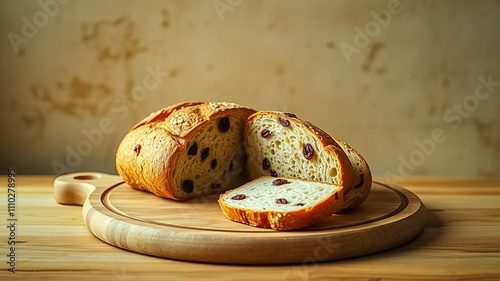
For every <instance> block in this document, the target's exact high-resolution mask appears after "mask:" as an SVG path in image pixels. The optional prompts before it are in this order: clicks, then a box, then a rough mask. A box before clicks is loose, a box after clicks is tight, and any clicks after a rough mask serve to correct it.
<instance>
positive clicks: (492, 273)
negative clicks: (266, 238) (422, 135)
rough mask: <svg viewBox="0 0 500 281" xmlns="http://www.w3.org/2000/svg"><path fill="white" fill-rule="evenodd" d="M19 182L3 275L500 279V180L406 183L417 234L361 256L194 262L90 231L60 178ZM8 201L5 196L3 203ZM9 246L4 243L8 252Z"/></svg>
mask: <svg viewBox="0 0 500 281" xmlns="http://www.w3.org/2000/svg"><path fill="white" fill-rule="evenodd" d="M16 180H17V183H18V199H19V201H18V205H17V216H18V226H19V228H18V232H17V236H18V237H17V238H18V243H17V244H16V248H17V254H18V264H17V270H16V273H15V275H14V274H12V273H9V272H7V271H6V268H7V265H6V264H5V263H4V262H2V265H1V266H0V269H1V270H0V280H105V281H108V280H109V281H112V280H114V281H116V280H222V281H224V280H500V267H499V266H498V265H499V264H500V238H499V235H498V233H500V216H498V214H499V213H500V206H499V204H498V202H500V179H498V180H491V179H490V180H477V179H466V180H450V179H446V178H445V179H426V178H418V179H414V178H410V179H407V180H405V181H404V182H400V183H398V184H400V185H402V186H404V187H405V188H407V189H409V190H411V191H412V192H414V193H416V194H417V195H418V197H419V198H420V199H421V200H422V201H423V202H424V204H425V206H426V208H427V219H426V225H425V228H424V230H423V232H422V233H421V234H420V235H419V236H418V237H417V238H416V239H414V240H412V241H411V242H409V243H407V244H405V245H403V246H400V247H397V248H394V249H392V250H389V251H384V252H381V253H377V254H373V255H368V256H363V257H358V258H351V259H345V260H339V261H333V262H322V263H314V262H309V263H301V264H293V265H274V266H267V265H260V266H243V265H222V264H205V263H193V262H184V261H179V260H171V259H163V258H156V257H152V256H147V255H140V254H137V253H133V252H129V251H124V250H122V249H119V248H116V247H113V246H111V245H108V244H106V243H102V241H100V240H99V239H97V238H95V237H94V236H93V235H92V234H91V233H90V232H89V231H88V229H87V228H86V227H85V225H84V222H83V218H82V214H81V212H82V207H80V206H65V205H60V204H58V203H57V202H56V201H55V200H54V194H53V183H54V177H53V176H22V175H18V176H17V178H16ZM0 182H1V183H2V185H3V186H5V183H6V182H7V178H6V177H5V176H0ZM6 199H7V196H6V192H2V193H0V202H6ZM5 213H6V204H0V214H2V216H0V217H1V218H2V219H4V218H5V216H4V214H5ZM2 228H4V227H2ZM3 231H5V230H3ZM1 233H2V236H4V235H6V232H1ZM6 248H7V244H6V243H5V242H2V243H0V254H1V255H4V253H6Z"/></svg>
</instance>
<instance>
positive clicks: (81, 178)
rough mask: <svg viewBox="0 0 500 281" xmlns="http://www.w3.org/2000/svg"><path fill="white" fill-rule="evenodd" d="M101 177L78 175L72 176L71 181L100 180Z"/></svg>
mask: <svg viewBox="0 0 500 281" xmlns="http://www.w3.org/2000/svg"><path fill="white" fill-rule="evenodd" d="M100 178H101V175H80V176H74V177H73V179H75V180H95V179H100Z"/></svg>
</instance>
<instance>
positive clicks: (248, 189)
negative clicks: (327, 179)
mask: <svg viewBox="0 0 500 281" xmlns="http://www.w3.org/2000/svg"><path fill="white" fill-rule="evenodd" d="M342 203H343V191H342V186H338V185H332V184H330V183H323V182H313V181H305V180H299V179H290V178H283V177H280V178H275V177H270V176H263V177H259V178H257V179H255V180H253V181H251V182H249V183H247V184H245V185H243V186H241V187H238V188H235V189H233V190H230V191H227V192H226V193H224V194H221V195H220V197H219V206H220V208H221V210H222V212H223V213H224V215H225V216H226V217H227V218H229V219H230V220H233V221H236V222H240V223H244V224H248V225H251V226H257V227H264V228H272V229H276V230H294V229H301V228H304V227H307V226H309V225H311V224H314V223H317V222H319V221H321V220H324V219H326V218H328V217H330V216H331V215H332V214H333V213H335V212H337V211H338V210H340V208H341V207H342Z"/></svg>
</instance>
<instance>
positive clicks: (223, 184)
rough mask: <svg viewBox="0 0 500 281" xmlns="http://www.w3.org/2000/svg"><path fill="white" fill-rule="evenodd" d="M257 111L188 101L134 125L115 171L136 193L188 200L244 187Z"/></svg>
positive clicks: (236, 106) (117, 158)
mask: <svg viewBox="0 0 500 281" xmlns="http://www.w3.org/2000/svg"><path fill="white" fill-rule="evenodd" d="M254 112H255V110H253V109H250V108H247V107H242V106H239V105H237V104H233V103H226V102H207V103H204V102H185V103H180V104H176V105H172V106H170V107H167V108H164V109H162V110H159V111H157V112H155V113H152V114H151V115H150V116H148V117H147V118H145V119H144V120H142V121H141V122H139V123H138V124H137V125H135V126H134V127H133V128H132V129H131V131H130V132H128V134H127V135H126V136H125V137H124V138H123V140H122V142H121V143H120V145H119V147H118V150H117V153H116V168H117V170H118V173H119V174H120V176H121V177H122V178H123V180H124V181H125V182H126V183H127V184H129V185H130V186H132V187H133V188H136V189H141V190H147V191H150V192H152V193H154V194H156V195H158V196H161V197H167V198H171V199H175V200H187V199H191V198H194V197H198V196H204V195H209V194H214V193H220V192H223V191H225V190H228V189H231V188H234V187H236V186H239V185H241V184H243V183H245V182H246V181H247V180H248V178H247V175H246V167H245V165H246V153H245V150H244V147H243V145H242V143H243V133H244V127H245V123H246V120H247V118H248V116H250V115H251V114H252V113H254Z"/></svg>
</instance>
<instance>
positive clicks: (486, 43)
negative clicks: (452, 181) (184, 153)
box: [0, 0, 500, 178]
mask: <svg viewBox="0 0 500 281" xmlns="http://www.w3.org/2000/svg"><path fill="white" fill-rule="evenodd" d="M40 3H47V5H46V7H45V8H44V7H42V6H43V5H40V4H39V1H1V2H0V35H1V37H0V38H1V40H0V89H1V97H2V99H1V105H0V106H1V112H0V116H1V120H2V122H1V123H0V126H1V127H0V129H1V132H2V133H1V134H2V136H1V146H0V153H1V155H0V156H1V169H2V170H1V172H2V173H5V172H6V170H7V167H9V166H16V167H17V169H18V173H24V174H26V173H46V174H57V173H61V172H70V171H102V172H110V173H116V171H115V168H114V153H115V150H116V147H117V145H118V143H119V141H120V139H121V138H122V137H123V135H124V134H125V133H126V131H127V130H128V129H129V128H130V127H131V126H132V125H133V124H135V123H136V122H137V121H138V120H139V119H141V118H142V117H144V116H146V115H147V114H149V113H150V112H152V111H155V110H157V109H159V108H161V107H164V106H167V105H169V104H172V103H176V102H180V101H185V100H204V101H208V100H224V101H233V102H237V103H240V104H243V105H248V106H251V107H254V108H256V109H276V110H285V111H290V112H294V113H296V114H297V115H299V116H301V117H303V118H306V119H309V120H311V121H312V122H313V123H316V124H317V125H318V126H320V127H321V128H323V129H324V130H326V131H327V132H329V133H331V134H332V135H333V136H335V137H337V138H340V139H343V140H345V141H347V142H348V143H350V144H351V145H352V146H353V147H354V148H356V149H357V150H359V151H360V152H361V153H362V154H363V155H364V156H365V157H366V158H367V160H368V162H369V163H370V165H371V167H372V170H373V172H374V174H375V175H377V176H392V177H396V178H398V177H405V176H410V175H417V176H418V175H422V176H438V177H439V176H450V177H476V176H489V177H491V176H496V177H498V176H500V160H499V158H500V113H499V112H500V111H499V109H500V97H499V95H500V2H499V1H403V0H402V1H387V0H382V1H286V0H282V1H248V0H215V1H212V0H209V1H97V0H92V1H77V0H74V1H69V0H65V1H62V0H61V1H59V2H56V1H55V0H41V1H40ZM54 167H56V169H54Z"/></svg>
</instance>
